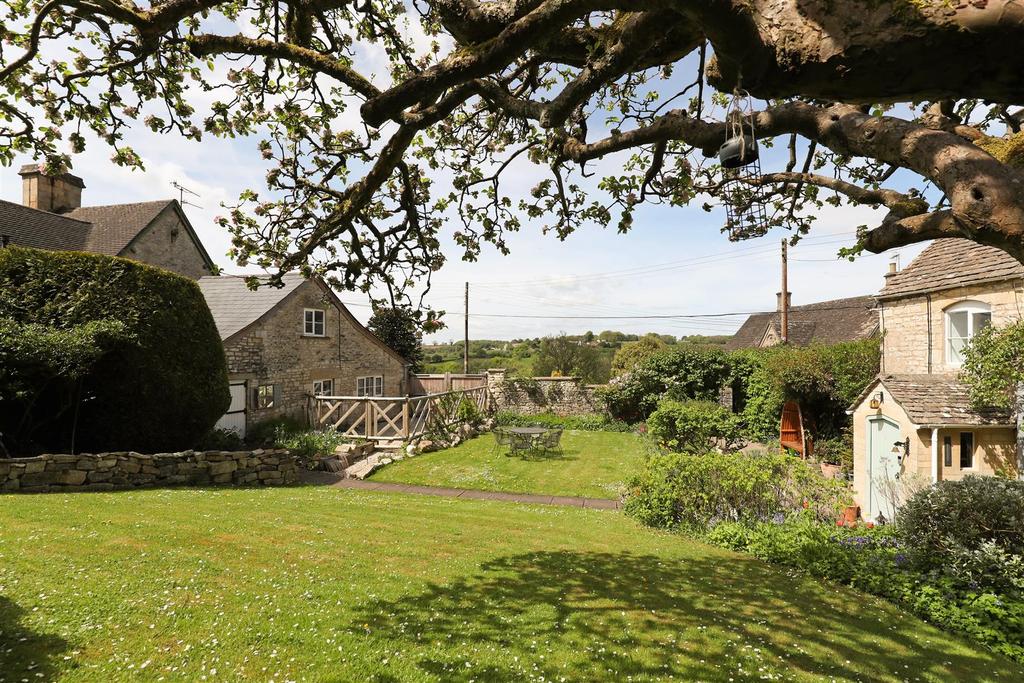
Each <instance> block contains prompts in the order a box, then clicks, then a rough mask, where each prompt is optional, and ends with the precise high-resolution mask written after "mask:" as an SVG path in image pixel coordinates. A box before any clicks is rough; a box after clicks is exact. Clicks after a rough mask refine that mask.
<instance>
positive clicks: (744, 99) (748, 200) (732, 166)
mask: <svg viewBox="0 0 1024 683" xmlns="http://www.w3.org/2000/svg"><path fill="white" fill-rule="evenodd" d="M725 130H726V135H725V142H724V143H722V146H721V147H719V148H718V160H719V162H720V163H721V165H722V186H721V190H720V194H721V198H722V202H723V203H724V204H725V214H726V224H725V228H724V229H723V232H728V233H729V240H730V241H733V242H738V241H740V240H746V239H751V238H753V237H760V236H762V235H764V234H765V233H766V232H768V215H767V213H766V211H765V208H764V201H763V199H762V197H761V194H760V192H759V190H760V188H761V162H760V159H759V155H758V146H757V134H756V130H755V127H754V108H753V103H752V102H751V100H750V96H749V95H747V94H746V93H745V92H743V93H742V94H741V92H740V91H737V92H736V93H734V95H733V100H732V104H731V106H730V107H729V112H728V114H727V115H726V119H725Z"/></svg>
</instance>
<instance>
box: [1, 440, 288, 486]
mask: <svg viewBox="0 0 1024 683" xmlns="http://www.w3.org/2000/svg"><path fill="white" fill-rule="evenodd" d="M297 479H298V464H297V461H296V458H295V456H293V455H291V454H290V453H289V452H288V451H286V450H255V451H237V452H233V451H184V452H181V453H157V454H154V455H143V454H141V453H125V452H121V453H98V454H95V455H91V454H85V453H83V454H81V455H40V456H37V457H34V458H12V459H10V460H0V492H12V491H13V492H23V493H45V492H47V491H112V490H114V489H130V488H136V487H142V486H181V485H198V486H203V485H207V484H235V485H249V486H257V485H264V486H277V485H281V484H291V483H293V482H295V481H296V480H297Z"/></svg>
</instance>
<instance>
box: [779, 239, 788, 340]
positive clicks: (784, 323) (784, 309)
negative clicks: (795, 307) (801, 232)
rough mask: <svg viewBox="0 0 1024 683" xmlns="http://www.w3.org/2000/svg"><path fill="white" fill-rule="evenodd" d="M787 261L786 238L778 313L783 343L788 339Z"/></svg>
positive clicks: (783, 250) (784, 241)
mask: <svg viewBox="0 0 1024 683" xmlns="http://www.w3.org/2000/svg"><path fill="white" fill-rule="evenodd" d="M788 263H789V251H788V248H787V246H786V240H785V239H783V240H782V303H781V304H780V306H779V308H780V311H779V315H780V317H781V318H782V320H781V321H780V323H781V327H782V343H783V344H785V343H786V342H788V341H789V282H788V280H789V278H788V273H787V271H788Z"/></svg>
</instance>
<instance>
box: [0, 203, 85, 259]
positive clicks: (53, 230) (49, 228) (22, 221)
mask: <svg viewBox="0 0 1024 683" xmlns="http://www.w3.org/2000/svg"><path fill="white" fill-rule="evenodd" d="M91 231H92V225H90V224H89V223H86V222H83V221H80V220H74V219H72V218H68V217H67V216H62V215H61V214H58V213H50V212H49V211H40V210H38V209H30V208H29V207H27V206H22V205H21V204H15V203H14V202H8V201H4V200H2V199H0V235H7V236H8V237H10V238H11V243H12V244H17V245H19V246H22V247H35V248H37V249H52V250H55V251H86V250H88V248H89V247H88V243H89V233H90V232H91Z"/></svg>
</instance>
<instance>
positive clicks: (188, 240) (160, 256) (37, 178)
mask: <svg viewBox="0 0 1024 683" xmlns="http://www.w3.org/2000/svg"><path fill="white" fill-rule="evenodd" d="M20 175H21V178H22V203H21V204H15V203H14V202H8V201H3V200H0V236H2V237H3V239H5V240H6V241H8V242H9V243H11V244H17V245H19V246H23V247H34V248H36V249H51V250H54V251H87V252H91V253H94V254H105V255H107V256H121V257H124V258H130V259H133V260H135V261H141V262H143V263H148V264H150V265H153V266H158V267H160V268H166V269H167V270H170V271H173V272H175V273H178V274H180V275H184V276H186V277H190V278H192V279H195V280H198V279H199V278H201V277H203V276H204V275H210V274H212V273H214V272H216V267H215V266H214V264H213V261H212V260H211V259H210V255H209V254H208V253H207V252H206V249H205V248H203V243H202V242H201V241H200V240H199V237H198V235H196V231H195V229H194V228H193V227H192V224H191V223H189V220H188V217H187V216H185V212H184V211H182V208H181V205H180V204H179V203H178V201H177V200H175V199H161V200H158V201H152V202H136V203H131V204H112V205H109V206H82V190H83V189H84V188H85V183H84V182H83V181H82V179H81V178H79V177H78V176H74V175H71V174H70V173H65V174H63V175H61V176H56V177H51V176H47V175H44V174H43V172H42V170H41V168H40V167H39V166H36V165H29V166H24V167H22V169H21V172H20Z"/></svg>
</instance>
